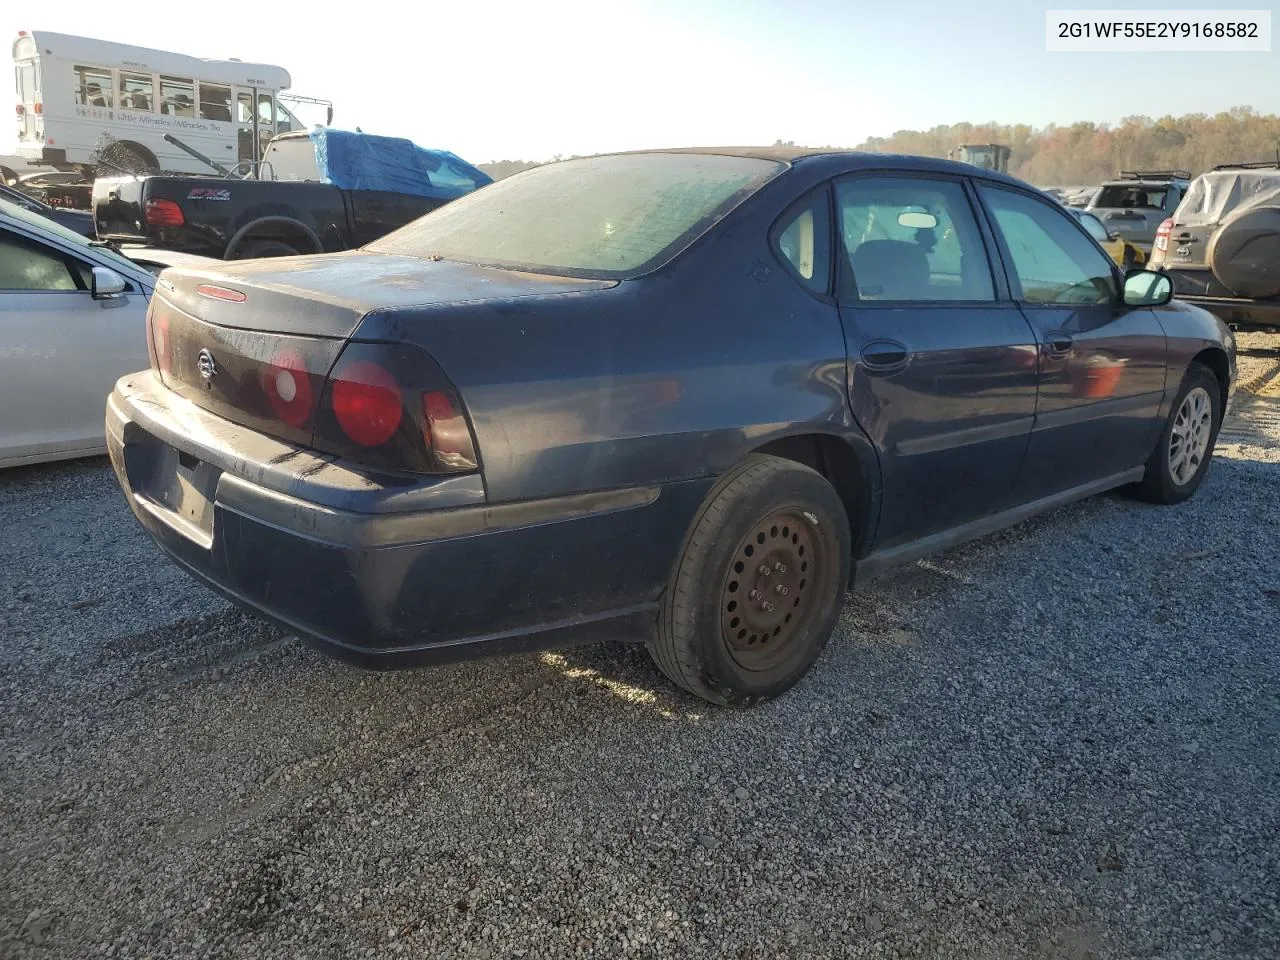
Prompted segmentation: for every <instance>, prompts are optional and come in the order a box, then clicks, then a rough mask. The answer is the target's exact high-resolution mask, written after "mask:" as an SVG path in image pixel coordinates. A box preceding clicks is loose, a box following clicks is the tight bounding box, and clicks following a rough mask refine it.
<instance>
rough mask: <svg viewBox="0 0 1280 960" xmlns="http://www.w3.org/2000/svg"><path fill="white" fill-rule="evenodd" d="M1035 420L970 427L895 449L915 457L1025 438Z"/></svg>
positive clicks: (906, 442)
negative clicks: (1012, 438) (995, 441)
mask: <svg viewBox="0 0 1280 960" xmlns="http://www.w3.org/2000/svg"><path fill="white" fill-rule="evenodd" d="M1035 419H1036V418H1035V417H1034V416H1030V417H1019V418H1018V419H1017V420H1002V421H1000V422H999V423H992V424H985V425H983V426H981V427H969V428H968V429H965V430H955V431H952V432H951V433H937V434H934V435H933V436H931V437H917V438H916V439H914V440H902V441H900V442H899V443H896V444H894V448H893V449H894V452H895V453H898V454H900V455H902V456H904V457H913V456H917V455H919V454H922V453H939V452H941V451H943V450H950V449H952V448H953V447H966V446H968V445H970V444H973V443H991V442H992V441H994V440H1008V439H1009V438H1011V437H1025V436H1027V435H1029V434H1030V433H1031V432H1032V430H1033V428H1034V424H1035Z"/></svg>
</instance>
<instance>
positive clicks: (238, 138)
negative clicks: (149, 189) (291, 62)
mask: <svg viewBox="0 0 1280 960" xmlns="http://www.w3.org/2000/svg"><path fill="white" fill-rule="evenodd" d="M13 60H14V67H15V73H16V77H17V87H18V107H17V112H18V153H19V154H20V155H21V156H23V157H25V158H27V160H29V161H31V162H34V163H46V164H51V165H53V166H56V167H59V168H61V169H68V168H76V167H82V168H86V171H85V172H86V173H90V170H89V169H88V168H91V167H92V166H93V165H94V164H96V163H97V162H98V161H99V160H108V161H109V162H111V163H113V164H115V165H117V166H120V167H122V168H124V169H126V170H127V171H128V172H143V171H146V170H168V171H173V172H179V173H202V174H207V173H209V172H210V170H209V167H208V166H207V165H205V164H204V163H202V162H201V161H200V160H198V159H196V158H195V157H193V156H191V155H190V154H188V153H186V152H185V151H183V150H182V149H181V148H179V147H177V146H175V145H174V144H171V143H169V142H168V141H166V140H165V139H164V136H165V134H172V135H173V136H175V137H177V138H179V139H180V140H182V142H183V143H185V144H187V145H188V146H190V147H192V148H193V149H195V150H197V151H198V152H200V153H202V154H204V156H206V157H208V158H210V159H211V160H214V161H216V162H218V163H220V164H222V165H224V166H226V167H234V166H235V165H236V164H237V163H242V162H246V161H257V160H259V159H260V158H261V156H262V150H263V149H265V147H266V145H267V142H268V141H269V140H270V139H271V138H272V137H273V136H275V135H276V134H277V133H284V132H286V131H289V130H300V129H304V127H303V125H302V124H301V123H300V122H299V121H298V120H297V118H296V117H294V115H293V114H292V113H291V112H290V111H289V110H288V109H286V108H285V106H284V105H283V104H282V103H280V102H278V99H277V98H278V96H279V94H280V91H282V90H286V89H288V87H289V82H290V80H289V73H288V71H286V70H285V69H284V68H283V67H276V66H271V65H270V64H259V63H243V62H241V61H239V60H201V59H199V58H196V57H188V56H185V55H183V54H179V53H169V52H167V51H164V50H150V49H147V48H146V47H133V46H129V45H127V44H122V43H110V42H108V41H105V40H92V39H89V38H87V37H73V36H69V35H66V34H60V33H46V32H44V31H35V32H31V33H28V32H27V31H25V30H24V31H21V32H19V34H18V39H17V40H16V41H15V42H14V44H13ZM297 99H306V98H297ZM312 102H319V103H323V102H324V101H312ZM255 121H256V126H257V138H256V139H257V146H258V149H257V152H256V155H255V151H254V143H255V136H254V132H255V131H254V127H255ZM108 148H109V152H106V153H104V150H108Z"/></svg>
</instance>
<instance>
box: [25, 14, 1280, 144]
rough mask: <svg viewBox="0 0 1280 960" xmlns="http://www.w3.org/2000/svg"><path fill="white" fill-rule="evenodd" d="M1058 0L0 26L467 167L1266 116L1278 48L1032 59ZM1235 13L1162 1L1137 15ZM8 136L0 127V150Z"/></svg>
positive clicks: (32, 21)
mask: <svg viewBox="0 0 1280 960" xmlns="http://www.w3.org/2000/svg"><path fill="white" fill-rule="evenodd" d="M1070 6H1073V5H1072V4H1069V3H1067V2H1064V0H1057V2H1050V3H1048V4H1032V3H1025V2H1023V3H1021V4H1010V3H1008V2H1007V0H967V2H964V3H958V2H956V0H912V2H910V3H908V2H896V3H895V2H892V0H880V2H875V3H868V2H863V0H843V2H838V0H769V2H764V0H627V2H621V0H487V2H484V3H474V2H469V0H425V2H423V0H418V2H409V3H400V2H388V0H363V2H361V3H357V4H350V3H344V4H340V5H339V4H336V3H334V2H333V0H322V2H315V3H308V2H307V0H288V2H272V0H255V2H254V3H252V4H251V5H249V6H248V7H237V6H236V5H234V4H233V5H231V6H229V7H227V8H226V10H227V11H231V10H232V9H233V8H234V9H236V10H238V11H240V12H237V13H234V14H232V13H226V14H225V15H224V14H223V13H218V12H214V11H217V10H219V9H221V8H219V7H218V6H217V5H216V4H215V5H213V6H211V7H210V6H206V7H204V8H203V9H205V10H206V11H207V12H205V13H197V12H195V11H196V10H197V7H196V6H194V5H191V4H186V3H181V2H177V0H168V2H164V3H154V2H148V0H131V2H130V3H128V4H124V5H121V4H116V3H110V2H107V3H104V2H102V0H59V2H58V3H55V4H51V5H50V6H49V7H47V8H45V7H43V5H40V4H34V3H28V2H21V0H19V2H15V3H4V4H3V5H0V36H3V37H4V38H6V39H5V42H6V43H11V41H12V39H13V38H15V37H16V36H17V32H18V30H22V29H26V30H50V31H55V32H59V33H73V34H79V35H82V36H90V37H96V38H99V39H103V40H114V41H118V42H121V43H133V44H137V45H139V46H146V47H158V48H161V49H166V50H172V51H175V52H179V53H186V54H190V55H193V56H198V57H206V58H219V59H225V58H230V57H239V58H240V59H242V60H246V61H256V62H260V63H272V64H277V65H279V66H283V67H285V68H286V69H287V70H288V71H289V72H290V74H291V75H292V78H293V87H292V91H293V92H294V93H299V94H305V95H308V96H315V97H323V98H325V99H329V100H332V101H333V102H334V105H335V110H334V125H335V126H338V127H343V128H346V129H354V128H355V127H356V126H359V127H361V128H362V129H363V130H364V131H365V132H367V133H378V134H385V135H390V136H402V137H408V138H410V139H411V140H414V141H415V142H417V143H419V144H420V145H422V146H426V147H439V148H444V149H448V150H452V151H454V152H455V153H458V154H459V155H461V156H462V157H464V158H466V159H468V160H470V161H472V162H475V163H483V162H487V161H492V160H545V159H548V158H550V157H552V156H554V155H557V154H559V155H565V156H568V155H572V154H582V153H597V152H603V151H609V150H627V149H641V148H646V147H669V146H706V145H711V144H721V145H730V144H732V145H744V144H771V143H773V142H774V141H775V140H784V141H793V142H795V143H797V144H804V145H812V146H826V145H836V146H854V145H856V144H858V143H860V142H862V141H863V140H865V139H866V138H867V137H869V136H887V135H889V134H891V133H893V132H894V131H895V130H902V129H924V128H928V127H932V126H936V125H938V124H949V123H958V122H962V121H970V122H974V123H983V122H989V121H994V122H999V123H1028V124H1031V125H1033V126H1036V127H1042V126H1045V125H1048V124H1050V123H1058V124H1066V123H1072V122H1074V121H1077V120H1092V121H1095V122H1112V123H1114V122H1116V121H1119V120H1120V119H1122V118H1123V117H1126V116H1130V115H1134V114H1145V115H1148V116H1163V115H1166V114H1184V113H1217V112H1219V111H1222V110H1227V109H1229V108H1231V107H1233V106H1251V107H1253V108H1254V109H1255V110H1257V111H1258V112H1260V113H1277V112H1280V61H1278V60H1277V57H1280V53H1274V52H1273V53H1231V54H1226V53H1214V54H1192V53H1100V54H1083V53H1048V52H1046V51H1045V9H1046V7H1052V8H1065V7H1070ZM1074 6H1077V7H1082V8H1094V9H1096V8H1098V7H1104V6H1106V4H1104V3H1102V2H1101V0H1094V2H1093V3H1083V4H1074ZM1146 6H1149V5H1146ZM1248 6H1250V4H1249V3H1248V2H1247V0H1246V2H1236V3H1217V4H1215V3H1212V2H1209V0H1200V2H1198V3H1197V2H1191V3H1177V2H1171V0H1164V2H1163V3H1161V4H1159V6H1158V7H1152V9H1178V8H1182V9H1239V8H1240V7H1248ZM1253 6H1257V4H1253ZM1124 7H1125V8H1126V9H1134V8H1144V5H1141V4H1125V5H1124ZM176 11H182V12H183V13H184V16H183V18H182V19H178V18H177V17H176V16H175V12H176ZM5 75H7V76H12V73H11V72H10V71H6V72H5ZM0 82H4V81H0ZM10 82H11V81H10ZM303 118H304V119H309V118H308V117H306V115H303ZM13 140H14V135H13V134H12V133H9V132H5V131H2V130H0V153H9V152H12V150H11V145H12V142H13Z"/></svg>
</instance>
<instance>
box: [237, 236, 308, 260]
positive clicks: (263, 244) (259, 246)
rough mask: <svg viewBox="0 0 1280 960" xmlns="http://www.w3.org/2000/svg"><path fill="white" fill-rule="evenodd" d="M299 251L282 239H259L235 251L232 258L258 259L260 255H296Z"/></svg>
mask: <svg viewBox="0 0 1280 960" xmlns="http://www.w3.org/2000/svg"><path fill="white" fill-rule="evenodd" d="M300 254H301V251H300V250H298V249H296V248H294V247H291V246H289V244H287V243H285V242H284V241H282V240H259V241H257V242H256V243H248V244H245V246H243V247H241V248H240V249H239V250H237V251H236V255H235V256H234V257H232V258H231V259H232V260H258V259H260V258H262V257H296V256H299V255H300Z"/></svg>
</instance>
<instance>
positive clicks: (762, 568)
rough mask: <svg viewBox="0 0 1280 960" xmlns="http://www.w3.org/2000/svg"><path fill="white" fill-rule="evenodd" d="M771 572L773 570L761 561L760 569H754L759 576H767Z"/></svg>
mask: <svg viewBox="0 0 1280 960" xmlns="http://www.w3.org/2000/svg"><path fill="white" fill-rule="evenodd" d="M772 572H773V571H772V570H770V569H769V568H768V567H766V566H765V565H764V564H763V563H762V564H760V569H759V570H757V571H756V573H758V574H760V576H762V577H767V576H768V575H769V574H771V573H772Z"/></svg>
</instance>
